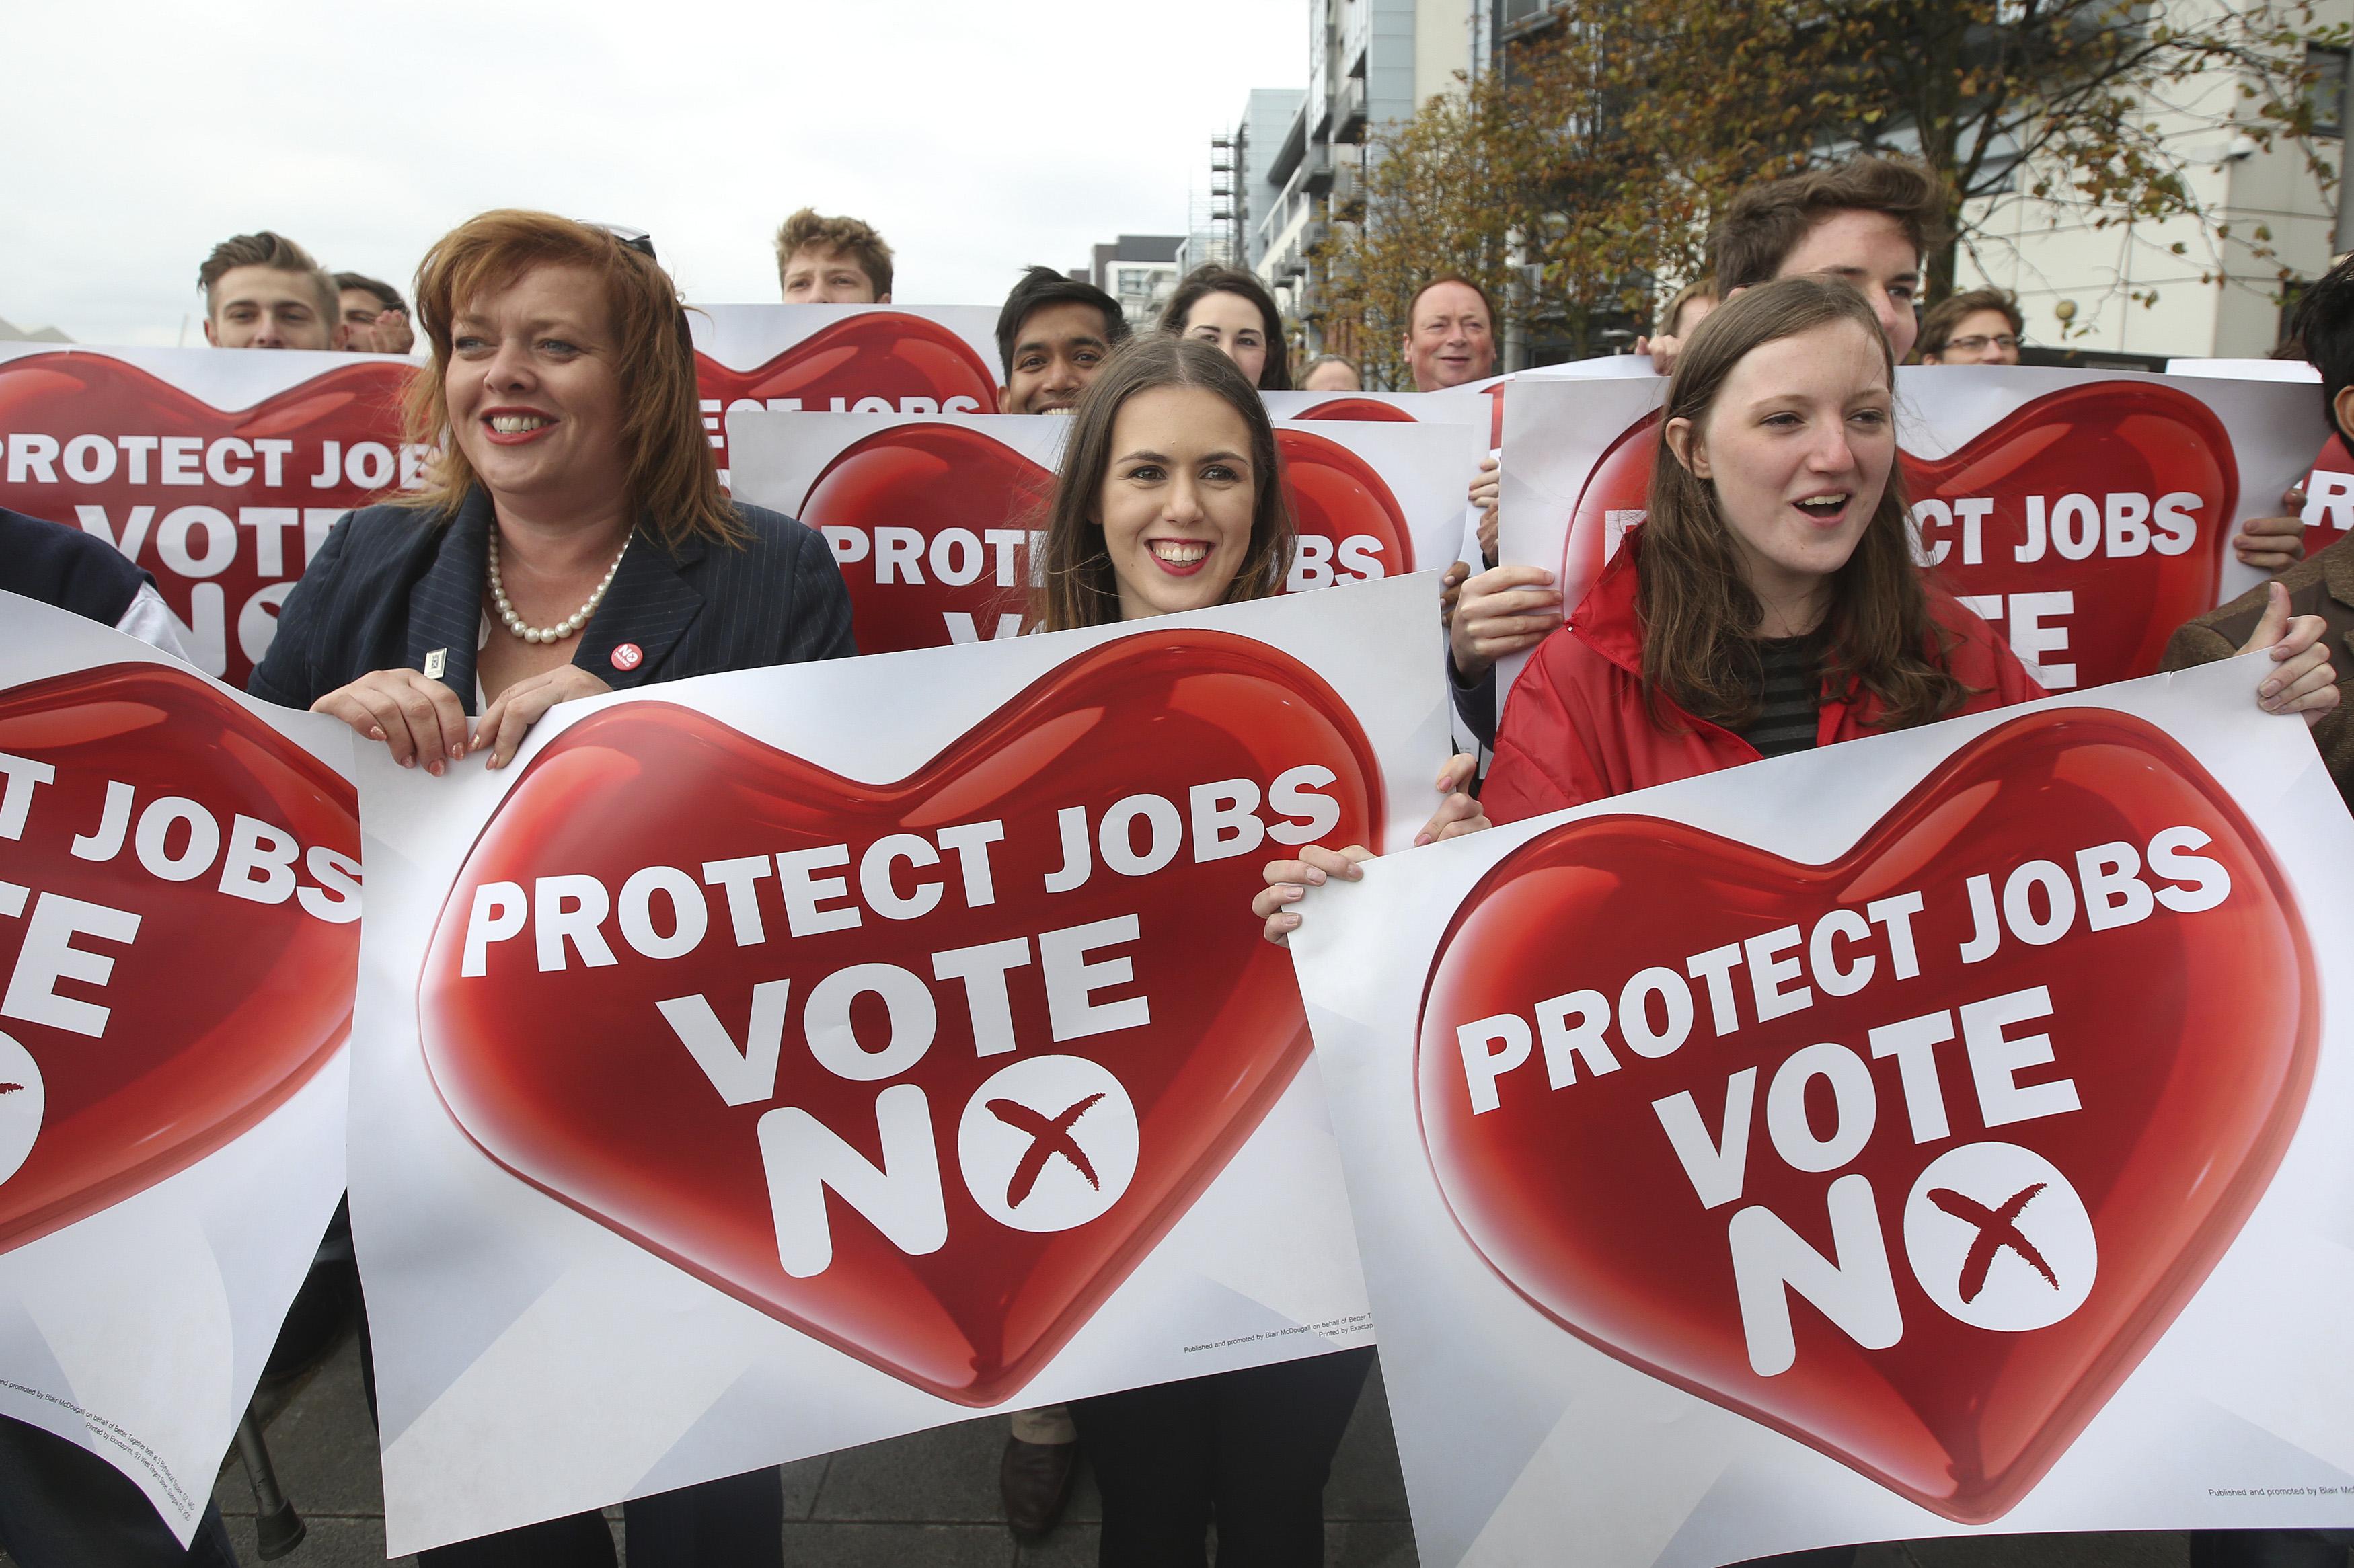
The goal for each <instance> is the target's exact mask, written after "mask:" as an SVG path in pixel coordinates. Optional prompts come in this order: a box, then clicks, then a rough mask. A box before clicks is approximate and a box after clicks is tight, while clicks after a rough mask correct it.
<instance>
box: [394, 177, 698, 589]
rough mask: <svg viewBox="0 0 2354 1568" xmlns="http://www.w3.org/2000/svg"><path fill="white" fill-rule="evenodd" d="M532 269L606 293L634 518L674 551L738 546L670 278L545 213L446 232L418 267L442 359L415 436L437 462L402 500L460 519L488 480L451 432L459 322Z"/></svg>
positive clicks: (502, 216) (423, 398) (641, 256)
mask: <svg viewBox="0 0 2354 1568" xmlns="http://www.w3.org/2000/svg"><path fill="white" fill-rule="evenodd" d="M535 267H585V268H587V269H588V270H589V271H590V272H591V273H592V274H594V275H595V276H596V278H597V279H598V281H599V282H600V283H602V284H603V285H604V290H605V308H606V310H607V312H608V313H610V316H611V318H612V323H613V334H614V339H615V342H616V344H617V353H616V355H615V360H614V369H615V372H616V374H617V375H618V376H619V377H620V392H621V408H622V410H623V412H622V422H621V447H622V451H623V453H624V456H625V458H626V460H627V465H628V479H627V484H628V487H629V496H628V500H629V505H630V510H631V513H632V514H635V515H638V516H641V517H649V518H651V520H652V523H653V524H654V526H655V528H656V529H657V530H658V531H659V532H660V534H661V535H662V537H663V543H665V544H667V545H670V546H673V547H675V546H678V545H681V544H683V543H684V542H685V541H686V540H687V539H689V538H693V537H695V536H698V535H699V536H701V537H703V538H705V539H710V540H714V541H716V542H718V543H721V544H729V545H733V544H737V543H738V542H739V541H740V540H741V539H742V537H743V531H744V530H743V524H741V523H739V522H738V521H737V517H736V513H735V509H734V508H733V507H732V506H730V505H729V504H728V501H727V494H726V492H725V491H723V490H721V489H720V488H719V471H718V470H717V469H716V467H715V466H714V465H713V462H712V457H711V443H710V441H709V440H708V439H707V438H706V437H705V434H704V429H703V414H702V410H701V408H699V407H698V406H697V394H696V392H695V353H694V349H693V348H692V346H691V345H690V344H689V343H688V341H687V339H686V336H685V318H684V316H682V315H681V314H680V311H681V306H680V303H679V297H678V290H677V289H676V288H675V287H674V286H673V284H672V282H671V281H670V274H668V273H667V272H664V271H663V270H662V267H661V266H660V264H658V263H657V262H656V261H655V260H654V259H653V258H652V256H649V255H647V254H645V253H644V252H642V251H640V250H635V249H631V248H630V247H629V246H626V245H624V244H622V243H621V240H620V237H619V236H617V235H615V234H613V233H612V232H610V230H607V229H603V228H597V227H595V226H594V225H592V224H586V223H575V222H573V221H572V220H571V219H570V218H567V217H554V216H552V215H550V214H548V213H544V212H521V211H515V210H513V209H506V210H502V211H498V212H486V213H483V214H482V216H481V217H473V218H469V219H468V220H467V221H465V222H464V223H461V224H460V225H459V226H458V227H457V228H453V229H451V231H450V232H449V233H447V234H445V235H443V236H442V237H441V238H440V241H439V242H438V243H436V244H435V245H434V247H433V249H431V250H429V251H428V252H427V253H426V256H425V260H424V263H423V264H422V265H421V266H419V268H418V270H417V324H418V327H419V330H420V331H422V332H423V333H424V334H425V337H426V340H427V342H428V343H429V344H431V345H432V350H433V355H432V359H431V361H430V362H429V364H428V365H427V366H426V367H425V369H424V370H423V371H422V372H420V373H419V376H417V378H416V380H415V381H414V382H412V383H411V384H410V386H409V389H408V432H409V434H408V439H409V440H412V441H420V442H423V443H425V444H426V445H429V446H434V447H438V448H440V453H439V455H438V456H436V457H435V458H434V460H433V461H432V462H431V463H430V464H429V465H428V466H427V468H426V471H425V487H424V488H423V489H422V490H419V491H415V492H412V493H409V494H407V495H404V496H402V497H400V498H399V499H400V500H401V502H402V503H403V504H405V505H410V506H419V507H428V508H431V509H433V510H436V511H439V512H440V513H441V514H444V515H445V516H446V515H450V514H454V513H455V512H456V511H457V508H458V503H460V502H461V501H463V500H464V499H465V497H466V493H467V492H468V491H470V490H472V488H473V487H474V486H475V485H476V484H478V483H479V482H481V481H480V480H479V478H478V477H477V476H476V474H475V472H474V468H473V465H472V463H470V462H468V461H466V454H465V453H464V452H463V451H461V450H459V447H458V442H457V440H456V439H455V436H454V432H452V431H451V429H450V408H449V397H448V394H447V391H446V386H447V380H446V378H447V376H448V372H449V366H450V352H451V350H450V325H451V322H452V321H453V320H454V319H455V318H456V316H457V314H458V313H459V312H460V311H462V310H464V309H466V308H467V307H468V306H469V305H471V304H472V302H474V301H475V300H477V299H479V298H480V297H481V296H482V294H483V293H484V292H485V291H489V290H493V289H500V288H504V287H505V286H506V285H508V284H510V283H513V282H514V281H515V280H516V279H518V278H520V277H522V276H523V275H524V274H525V272H528V271H530V270H532V269H533V268H535Z"/></svg>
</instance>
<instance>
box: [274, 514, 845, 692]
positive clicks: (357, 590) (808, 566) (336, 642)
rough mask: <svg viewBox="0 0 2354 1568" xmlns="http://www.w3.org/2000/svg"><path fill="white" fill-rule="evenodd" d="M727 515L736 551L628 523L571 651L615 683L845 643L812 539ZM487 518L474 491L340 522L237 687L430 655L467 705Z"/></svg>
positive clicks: (356, 672)
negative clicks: (625, 541)
mask: <svg viewBox="0 0 2354 1568" xmlns="http://www.w3.org/2000/svg"><path fill="white" fill-rule="evenodd" d="M736 515H737V518H738V519H739V520H741V521H742V523H743V524H744V525H745V527H746V529H747V531H748V534H749V535H750V537H749V538H748V540H747V541H746V542H745V545H744V547H743V548H742V549H740V550H739V549H733V548H730V547H729V546H726V545H715V544H709V543H706V542H705V541H703V540H700V539H695V540H690V541H688V542H687V543H686V544H684V545H683V546H680V547H679V549H678V551H677V553H676V554H675V555H673V554H672V553H671V551H670V549H669V548H668V547H667V546H664V545H663V543H662V541H661V539H660V537H659V536H657V535H654V534H652V532H650V531H649V530H648V529H647V528H646V527H645V526H644V525H643V524H641V525H640V526H639V529H638V533H637V537H636V539H635V540H634V541H633V542H632V543H631V546H630V550H629V553H628V554H627V555H626V556H622V557H621V569H620V571H619V572H617V573H615V574H614V577H613V586H612V587H611V588H608V589H607V590H606V591H605V601H604V602H603V603H602V604H600V605H599V606H598V607H597V613H596V615H595V616H594V617H592V618H591V619H590V620H589V622H588V626H587V627H586V628H584V629H583V630H582V631H581V633H580V642H579V646H578V647H577V648H576V649H574V651H573V654H572V662H574V663H575V664H578V666H579V667H580V668H582V669H584V670H586V671H588V673H590V674H592V675H594V676H596V677H597V678H598V679H599V680H600V681H602V682H604V683H606V684H607V685H609V686H611V687H613V688H615V689H616V690H622V689H626V688H628V687H631V686H642V685H647V684H650V683H653V682H656V681H677V680H684V678H685V677H687V676H689V675H708V674H713V673H717V672H719V671H722V670H751V669H758V668H760V667H762V666H764V665H769V664H793V663H799V662H801V661H802V660H805V659H841V658H846V657H848V656H849V655H851V654H854V653H855V652H858V650H857V648H856V647H855V646H854V645H853V644H852V642H851V641H850V590H849V589H848V588H845V587H843V581H842V570H841V568H840V567H836V566H835V565H834V564H833V552H832V550H831V549H829V548H827V546H826V543H825V541H824V540H823V539H822V538H821V537H819V536H818V535H817V534H816V533H815V532H814V531H812V530H811V529H809V528H806V527H803V526H802V525H801V524H799V523H796V522H794V521H793V520H792V519H791V518H790V517H787V516H784V515H782V514H779V513H775V512H769V511H766V510H764V509H763V508H760V507H758V506H747V505H745V504H743V503H741V502H738V503H737V505H736ZM491 522H492V509H491V498H490V495H489V493H487V492H485V491H483V490H482V489H481V488H479V487H477V488H476V489H475V490H473V491H472V493H469V494H468V495H467V497H466V499H465V501H464V502H463V503H461V504H460V506H459V508H458V510H457V513H456V514H455V515H453V516H451V518H450V520H449V522H448V523H447V524H442V523H441V521H440V517H439V516H438V515H437V514H433V513H430V512H420V511H416V510H412V509H410V508H408V507H404V506H369V507H364V508H362V509H361V510H359V511H357V512H354V513H351V514H348V515H347V516H345V517H344V518H343V519H342V520H341V521H339V522H338V523H336V524H335V525H334V529H332V530H331V531H330V532H329V533H328V535H327V537H326V540H325V542H324V543H323V544H322V545H321V546H319V553H318V555H317V556H315V557H314V558H313V560H312V562H311V564H310V566H309V567H308V568H306V569H305V570H304V572H303V573H302V580H301V581H299V582H297V583H296V584H295V585H294V591H293V593H292V595H290V596H289V597H288V598H287V600H286V603H285V606H284V607H283V608H282V609H281V610H280V611H279V615H278V635H277V638H276V639H275V640H274V641H272V642H271V643H270V652H268V653H267V654H266V655H264V656H263V658H262V661H261V662H260V664H259V665H257V666H255V668H254V672H253V678H252V679H251V680H249V681H248V682H247V683H246V690H248V691H249V692H250V693H252V694H254V695H255V696H257V697H260V698H263V699H265V700H267V701H269V702H273V703H279V704H282V705H285V706H287V707H292V708H307V707H309V706H310V705H312V704H313V703H314V702H316V701H318V700H319V699H320V698H321V697H323V696H324V695H325V694H327V693H329V692H332V691H334V689H335V688H336V687H338V686H344V685H348V684H350V683H352V682H354V681H356V680H358V679H359V678H360V677H361V676H362V675H365V674H366V673H368V672H369V671H371V670H396V669H400V668H403V667H406V668H408V669H411V670H416V671H419V672H422V671H423V670H424V668H425V658H426V655H427V654H429V653H431V652H435V651H436V650H440V652H441V653H442V657H443V660H444V663H443V666H442V671H441V682H442V683H443V684H444V685H446V686H448V687H449V688H450V689H451V691H452V692H455V693H456V694H458V701H459V702H461V703H462V704H463V705H465V709H466V712H467V713H468V714H470V715H471V714H472V713H473V711H474V641H475V638H476V637H477V635H478V634H479V632H480V630H481V625H482V583H483V580H484V578H485V576H486V574H487V571H488V566H489V550H490V530H491ZM624 642H634V643H636V644H637V646H638V649H639V651H640V652H642V654H643V655H644V658H643V659H642V661H641V662H639V663H638V664H637V665H636V667H634V668H632V669H628V670H621V669H617V668H615V667H614V664H613V650H614V649H616V648H618V647H620V645H621V644H622V643H624Z"/></svg>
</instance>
